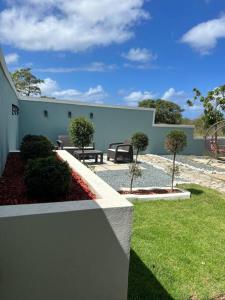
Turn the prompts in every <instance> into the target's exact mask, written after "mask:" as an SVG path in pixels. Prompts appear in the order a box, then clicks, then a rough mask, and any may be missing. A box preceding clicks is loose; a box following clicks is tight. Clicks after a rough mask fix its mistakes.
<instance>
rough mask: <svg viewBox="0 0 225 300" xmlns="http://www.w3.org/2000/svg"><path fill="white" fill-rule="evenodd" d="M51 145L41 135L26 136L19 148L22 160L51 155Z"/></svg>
mask: <svg viewBox="0 0 225 300" xmlns="http://www.w3.org/2000/svg"><path fill="white" fill-rule="evenodd" d="M53 149H54V146H53V144H52V143H51V142H50V141H49V140H48V139H47V138H46V137H45V136H42V135H26V136H25V137H24V138H23V141H22V143H21V146H20V151H21V156H22V158H23V159H24V160H28V159H35V158H44V157H48V156H50V155H53V152H52V150H53Z"/></svg>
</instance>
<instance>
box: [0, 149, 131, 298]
mask: <svg viewBox="0 0 225 300" xmlns="http://www.w3.org/2000/svg"><path fill="white" fill-rule="evenodd" d="M58 154H59V155H60V156H61V157H63V158H64V159H66V160H67V161H68V162H69V164H70V166H71V167H72V168H74V169H75V170H76V172H77V173H78V174H79V175H80V176H81V177H82V178H84V179H85V181H86V182H87V183H88V184H89V183H90V187H91V189H92V191H94V192H95V193H96V194H97V196H98V199H97V200H96V201H90V200H86V201H70V202H58V203H43V204H31V205H13V206H2V207H0V244H1V247H0V257H1V260H0V270H1V281H0V299H4V300H14V299H18V300H30V299H32V300H40V299H43V300H45V299H46V300H62V299H66V300H70V299H71V300H72V299H73V300H74V299H76V300H79V299H80V300H90V299H93V300H95V299H96V300H101V299H103V300H104V299H107V300H114V299H118V300H120V299H121V300H122V299H123V300H125V299H127V286H128V269H129V252H130V234H131V223H132V204H130V203H129V201H127V200H126V199H125V198H124V197H122V196H121V195H119V194H118V193H117V192H115V191H114V190H113V189H112V188H111V187H109V186H108V185H107V184H106V183H105V182H104V181H102V180H101V179H100V178H98V177H97V175H95V174H94V173H92V172H91V171H90V170H89V169H87V168H86V167H85V166H83V165H82V164H81V163H80V162H79V161H77V160H76V159H75V158H73V157H72V156H71V155H70V154H69V153H68V154H67V152H66V151H63V150H62V151H60V152H58Z"/></svg>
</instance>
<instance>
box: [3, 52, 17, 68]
mask: <svg viewBox="0 0 225 300" xmlns="http://www.w3.org/2000/svg"><path fill="white" fill-rule="evenodd" d="M18 60H19V55H18V54H17V53H9V54H6V55H5V61H6V63H7V64H8V65H10V64H15V63H17V62H18Z"/></svg>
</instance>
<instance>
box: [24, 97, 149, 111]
mask: <svg viewBox="0 0 225 300" xmlns="http://www.w3.org/2000/svg"><path fill="white" fill-rule="evenodd" d="M19 100H22V101H33V102H47V103H55V104H70V105H81V106H92V107H103V108H104V107H105V108H117V109H131V110H146V111H155V108H146V107H131V106H119V105H110V104H99V103H88V102H82V101H78V100H62V99H61V100H60V99H55V98H41V97H24V96H19Z"/></svg>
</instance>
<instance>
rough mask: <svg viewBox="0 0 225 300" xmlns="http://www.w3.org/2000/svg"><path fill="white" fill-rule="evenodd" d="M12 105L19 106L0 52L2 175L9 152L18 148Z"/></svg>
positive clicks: (0, 154)
mask: <svg viewBox="0 0 225 300" xmlns="http://www.w3.org/2000/svg"><path fill="white" fill-rule="evenodd" d="M12 104H14V105H16V106H19V103H18V98H17V94H16V91H15V87H14V85H13V83H12V80H11V77H10V75H9V73H8V70H7V68H6V65H5V61H4V59H3V55H2V53H1V50H0V175H1V173H2V171H3V168H4V165H5V161H6V158H7V155H8V152H9V151H11V150H15V149H17V148H18V119H19V116H18V115H12Z"/></svg>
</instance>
